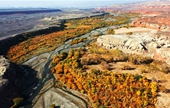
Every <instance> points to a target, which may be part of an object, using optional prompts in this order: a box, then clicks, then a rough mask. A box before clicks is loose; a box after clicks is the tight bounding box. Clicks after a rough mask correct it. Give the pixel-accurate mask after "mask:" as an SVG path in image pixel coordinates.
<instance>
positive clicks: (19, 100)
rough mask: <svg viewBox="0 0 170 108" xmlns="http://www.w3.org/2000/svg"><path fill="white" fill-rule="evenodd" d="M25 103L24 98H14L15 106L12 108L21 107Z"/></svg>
mask: <svg viewBox="0 0 170 108" xmlns="http://www.w3.org/2000/svg"><path fill="white" fill-rule="evenodd" d="M23 101H24V98H21V97H17V98H14V99H13V102H14V105H13V106H11V107H10V108H17V107H19V106H20V105H21V104H22V103H23Z"/></svg>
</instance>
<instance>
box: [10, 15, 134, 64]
mask: <svg viewBox="0 0 170 108" xmlns="http://www.w3.org/2000/svg"><path fill="white" fill-rule="evenodd" d="M134 16H135V15H132V16H128V15H127V14H125V15H121V16H119V17H116V16H112V15H109V14H106V15H104V16H96V17H87V18H80V19H71V20H66V21H65V23H64V24H65V26H66V27H65V29H63V30H62V31H57V32H53V33H49V34H44V35H37V36H31V37H27V39H24V41H20V43H18V44H16V45H14V46H12V47H10V48H9V50H8V52H7V57H8V58H9V59H10V60H11V61H13V62H15V63H22V62H23V61H26V60H28V59H30V58H32V57H34V56H35V55H39V54H42V53H45V52H49V51H52V50H54V49H55V48H57V47H58V46H60V45H62V44H63V43H64V42H65V41H67V40H68V39H72V38H75V37H77V36H81V35H83V34H86V33H89V32H90V31H92V30H94V29H97V28H101V27H107V26H111V25H121V24H127V23H129V22H130V18H131V17H134ZM108 18H115V19H116V21H106V20H103V19H108ZM83 41H84V40H83ZM73 43H77V41H76V42H73Z"/></svg>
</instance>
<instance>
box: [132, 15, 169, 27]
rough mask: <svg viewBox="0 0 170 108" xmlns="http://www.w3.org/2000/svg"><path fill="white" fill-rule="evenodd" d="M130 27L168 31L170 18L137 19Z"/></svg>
mask: <svg viewBox="0 0 170 108" xmlns="http://www.w3.org/2000/svg"><path fill="white" fill-rule="evenodd" d="M132 26H140V27H148V28H153V29H157V30H169V29H170V18H169V17H166V16H164V17H163V16H162V17H161V16H158V17H144V18H138V19H136V20H134V21H133V22H132Z"/></svg>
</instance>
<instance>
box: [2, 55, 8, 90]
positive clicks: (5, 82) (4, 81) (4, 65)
mask: <svg viewBox="0 0 170 108" xmlns="http://www.w3.org/2000/svg"><path fill="white" fill-rule="evenodd" d="M7 68H9V61H8V60H7V59H5V58H4V57H3V56H0V91H3V89H4V87H5V86H7V85H8V79H5V78H3V75H4V73H5V72H6V70H7Z"/></svg>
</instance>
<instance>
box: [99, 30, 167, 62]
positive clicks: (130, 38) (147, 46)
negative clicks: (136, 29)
mask: <svg viewBox="0 0 170 108" xmlns="http://www.w3.org/2000/svg"><path fill="white" fill-rule="evenodd" d="M97 43H98V44H99V45H101V46H103V47H105V48H107V49H118V50H121V51H123V52H125V53H130V54H140V55H143V56H149V57H151V58H154V59H156V60H161V61H163V62H166V63H168V64H170V53H169V52H170V39H169V37H166V36H163V35H161V36H160V34H158V33H157V34H156V33H152V32H150V33H136V34H133V35H104V36H100V37H99V38H98V39H97Z"/></svg>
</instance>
